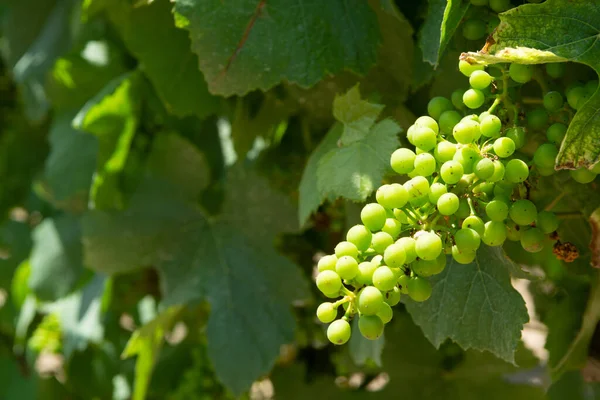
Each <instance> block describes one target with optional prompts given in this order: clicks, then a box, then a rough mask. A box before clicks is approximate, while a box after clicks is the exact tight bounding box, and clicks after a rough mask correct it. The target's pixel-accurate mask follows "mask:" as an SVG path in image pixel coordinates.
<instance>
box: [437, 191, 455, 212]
mask: <svg viewBox="0 0 600 400" xmlns="http://www.w3.org/2000/svg"><path fill="white" fill-rule="evenodd" d="M458 206H459V200H458V196H457V195H455V194H454V193H444V194H443V195H441V196H440V198H439V199H438V201H437V209H438V211H439V213H440V214H441V215H453V214H454V213H456V211H458Z"/></svg>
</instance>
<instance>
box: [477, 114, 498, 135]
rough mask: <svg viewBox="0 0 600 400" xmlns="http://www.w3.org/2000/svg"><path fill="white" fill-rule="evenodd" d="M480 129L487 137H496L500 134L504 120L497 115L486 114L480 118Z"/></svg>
mask: <svg viewBox="0 0 600 400" xmlns="http://www.w3.org/2000/svg"><path fill="white" fill-rule="evenodd" d="M480 121H481V122H480V123H479V130H480V131H481V134H482V135H483V136H485V137H490V138H496V137H498V136H500V129H502V121H500V118H498V117H496V116H495V115H486V116H485V117H483V118H480Z"/></svg>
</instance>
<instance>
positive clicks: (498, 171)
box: [488, 160, 505, 182]
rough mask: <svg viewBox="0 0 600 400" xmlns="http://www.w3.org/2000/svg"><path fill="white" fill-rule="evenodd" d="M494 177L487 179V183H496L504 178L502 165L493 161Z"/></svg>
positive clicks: (497, 161)
mask: <svg viewBox="0 0 600 400" xmlns="http://www.w3.org/2000/svg"><path fill="white" fill-rule="evenodd" d="M493 163H494V175H492V176H490V177H489V178H488V181H489V182H498V181H500V180H502V179H503V178H504V172H505V168H504V164H502V163H501V162H500V160H494V161H493Z"/></svg>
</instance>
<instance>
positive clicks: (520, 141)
mask: <svg viewBox="0 0 600 400" xmlns="http://www.w3.org/2000/svg"><path fill="white" fill-rule="evenodd" d="M506 137H507V138H509V139H512V141H513V142H515V150H519V149H520V148H521V147H523V146H525V143H526V142H527V138H526V133H525V129H523V128H521V127H520V126H516V127H514V128H510V129H507V130H506Z"/></svg>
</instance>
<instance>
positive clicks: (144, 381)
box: [121, 306, 182, 400]
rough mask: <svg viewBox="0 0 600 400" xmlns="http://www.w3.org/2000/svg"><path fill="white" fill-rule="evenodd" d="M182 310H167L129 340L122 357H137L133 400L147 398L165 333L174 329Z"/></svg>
mask: <svg viewBox="0 0 600 400" xmlns="http://www.w3.org/2000/svg"><path fill="white" fill-rule="evenodd" d="M181 309H182V307H178V306H175V307H170V308H167V309H166V310H164V311H163V312H161V313H160V314H159V315H158V316H157V317H156V318H155V319H153V320H152V321H150V322H148V323H147V324H145V325H144V326H142V327H141V328H139V329H137V330H136V331H135V332H133V334H132V335H131V337H130V338H129V341H128V342H127V345H126V346H125V350H123V354H122V355H121V357H122V358H127V357H133V356H137V360H136V362H135V383H134V391H133V400H143V399H145V398H146V392H147V390H148V384H149V383H150V378H151V377H152V369H153V368H154V365H155V364H156V360H157V358H158V355H159V353H160V349H161V347H162V345H163V343H164V336H165V333H167V332H168V331H169V330H171V329H172V328H173V325H174V324H175V322H177V318H178V316H179V314H180V312H181Z"/></svg>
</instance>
